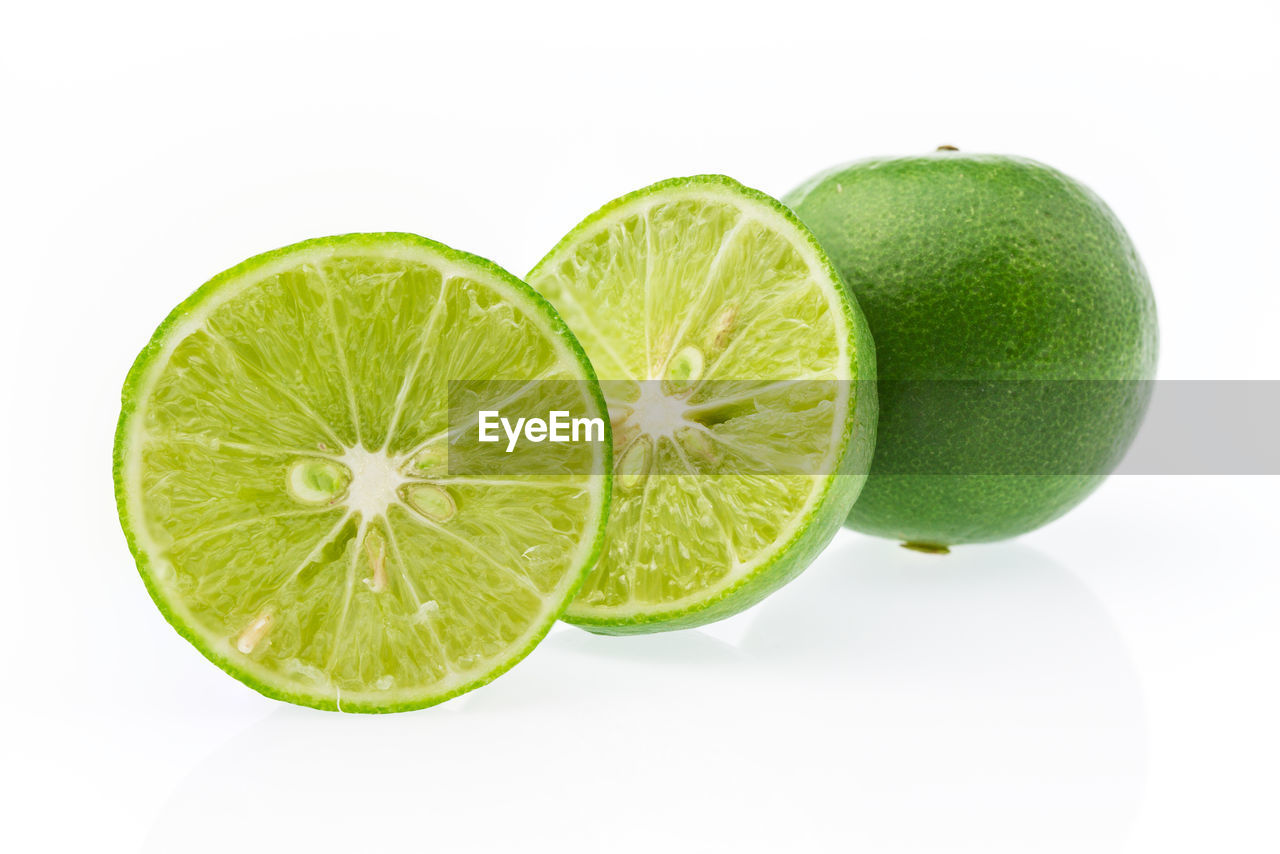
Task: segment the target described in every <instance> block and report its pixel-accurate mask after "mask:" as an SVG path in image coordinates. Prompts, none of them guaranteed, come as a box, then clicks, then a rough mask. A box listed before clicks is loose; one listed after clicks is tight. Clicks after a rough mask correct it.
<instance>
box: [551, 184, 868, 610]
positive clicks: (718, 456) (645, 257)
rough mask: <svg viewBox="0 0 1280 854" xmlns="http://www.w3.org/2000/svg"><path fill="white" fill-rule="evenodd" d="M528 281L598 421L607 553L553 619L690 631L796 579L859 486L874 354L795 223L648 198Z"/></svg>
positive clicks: (713, 202) (766, 214) (710, 189)
mask: <svg viewBox="0 0 1280 854" xmlns="http://www.w3.org/2000/svg"><path fill="white" fill-rule="evenodd" d="M527 280H528V282H529V283H530V284H531V285H532V286H533V287H534V288H536V289H537V290H539V291H540V292H541V293H542V294H543V295H544V296H546V298H547V299H548V300H550V301H551V303H552V304H553V305H555V306H556V308H557V309H558V310H559V311H560V313H561V316H562V317H564V319H565V322H566V323H568V324H569V326H570V328H571V329H573V330H574V332H575V333H576V334H577V335H578V338H579V340H580V341H581V342H582V346H583V348H584V349H585V350H586V351H587V355H588V356H590V357H591V361H592V363H593V364H594V365H595V368H596V372H597V373H598V374H599V376H600V378H601V385H602V388H603V389H604V392H605V397H606V399H607V400H608V404H609V410H610V415H611V417H612V419H613V433H614V442H615V448H614V460H615V462H614V466H615V477H614V492H613V504H612V509H611V511H610V517H609V523H608V527H607V529H606V534H605V546H604V551H603V553H602V555H601V558H600V562H599V563H598V564H597V566H596V568H595V569H594V570H593V571H592V572H591V574H590V575H589V576H588V578H587V581H586V583H585V584H584V585H583V589H582V592H581V593H580V594H579V596H578V598H577V599H576V600H575V601H574V602H573V603H572V604H571V605H570V606H569V609H568V610H567V611H566V613H565V617H564V619H566V620H567V621H569V622H572V623H576V624H578V625H581V626H583V627H585V628H588V629H591V630H593V631H597V632H601V633H610V634H624V633H639V632H652V631H661V630H667V629H678V628H685V627H689V626H695V625H699V624H702V623H706V622H710V621H712V620H716V619H719V618H721V617H725V616H728V615H730V614H733V613H735V612H737V611H740V610H742V609H743V608H746V607H747V606H749V605H751V604H752V603H754V602H756V601H758V600H760V599H761V598H763V597H764V596H766V595H767V594H768V593H769V592H770V591H772V590H774V589H776V588H777V587H779V586H781V585H782V584H784V583H786V582H787V581H788V580H790V579H791V578H793V577H795V576H796V575H797V574H798V573H799V572H800V571H801V570H803V569H804V567H805V566H806V565H808V563H809V562H810V561H811V560H812V559H813V558H814V557H815V556H816V555H817V554H818V552H819V551H821V549H822V548H823V546H825V545H826V543H827V542H829V541H830V539H831V537H832V536H834V534H835V532H836V531H837V530H838V529H839V525H840V522H841V520H843V519H844V517H845V515H846V514H847V513H848V511H849V506H850V505H851V504H852V502H853V501H854V499H855V498H856V497H857V494H858V490H859V489H860V488H861V486H862V482H863V478H864V475H865V473H866V471H867V468H868V466H869V460H870V457H871V452H872V447H873V444H874V432H875V421H876V400H875V389H874V385H873V384H872V383H871V382H870V381H871V380H873V379H874V377H875V352H874V350H873V348H872V343H871V338H870V335H869V334H868V331H867V327H866V324H865V322H864V320H863V317H862V314H861V312H860V311H859V310H858V305H857V303H856V301H855V300H854V299H853V297H852V295H851V294H850V293H849V291H848V289H847V288H846V287H845V286H844V284H843V283H842V282H841V281H840V278H839V276H838V275H837V273H836V272H835V270H834V268H833V267H832V266H831V263H830V262H829V261H828V260H827V258H826V256H825V255H824V254H823V252H822V249H821V248H820V247H819V246H818V244H817V242H816V241H815V240H814V239H813V236H812V235H811V234H809V232H808V231H807V230H806V229H805V228H804V226H802V225H801V224H800V222H799V221H798V220H797V219H796V218H795V216H794V214H792V213H791V211H789V210H787V209H786V208H785V207H784V206H782V205H781V204H780V203H778V202H777V201H776V200H775V199H772V198H770V197H768V196H766V195H764V194H763V193H759V192H757V191H755V190H750V189H747V188H746V187H744V186H742V185H741V184H739V183H737V182H736V181H733V180H732V179H730V178H726V177H723V176H714V175H712V176H698V177H693V178H678V179H673V180H669V181H664V182H661V183H659V184H655V185H653V186H651V187H648V188H646V189H643V190H639V191H637V192H634V193H632V194H630V195H627V196H624V197H622V198H620V199H617V200H615V201H613V202H610V203H609V204H607V205H605V206H604V207H603V208H601V209H600V210H599V211H597V212H596V213H594V214H592V215H591V216H589V217H587V219H585V220H584V221H583V222H582V223H580V224H579V225H578V226H577V227H576V228H574V229H573V230H572V231H571V232H569V234H568V235H567V236H566V237H565V238H564V239H563V240H562V241H561V242H560V243H559V245H557V246H556V247H555V248H554V249H552V250H551V252H550V253H549V254H548V255H547V256H546V257H545V258H544V259H542V261H541V262H539V263H538V265H537V266H536V267H535V268H534V269H533V271H532V272H531V273H530V274H529V276H528V277H527Z"/></svg>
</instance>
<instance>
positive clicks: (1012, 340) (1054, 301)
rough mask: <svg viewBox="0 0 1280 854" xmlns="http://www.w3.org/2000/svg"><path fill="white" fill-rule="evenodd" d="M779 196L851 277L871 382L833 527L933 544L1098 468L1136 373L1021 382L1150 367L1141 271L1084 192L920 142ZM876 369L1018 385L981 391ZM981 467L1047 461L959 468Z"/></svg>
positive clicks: (1047, 516)
mask: <svg viewBox="0 0 1280 854" xmlns="http://www.w3.org/2000/svg"><path fill="white" fill-rule="evenodd" d="M785 200H786V201H787V203H788V204H790V205H791V207H792V208H793V209H794V210H795V211H796V213H797V214H798V215H799V216H800V218H801V219H802V220H803V221H804V222H805V224H807V225H808V226H809V227H810V229H812V230H813V232H814V234H816V235H817V237H818V239H819V241H821V242H822V244H823V246H824V247H825V248H826V250H827V253H828V254H829V255H830V256H831V258H832V260H833V261H834V262H835V264H836V266H837V267H838V268H839V269H840V272H841V274H842V275H843V276H844V279H845V281H846V282H848V284H849V285H850V286H851V287H852V288H853V290H854V292H855V294H856V295H857V297H858V301H859V303H860V304H861V306H862V309H863V311H864V312H865V313H866V316H867V321H868V322H869V323H870V325H871V330H872V333H873V334H874V335H875V340H876V347H877V355H878V358H879V373H880V378H881V380H883V381H889V382H882V384H881V391H880V401H881V417H880V432H879V437H878V439H877V447H876V458H875V460H874V461H873V463H872V468H871V476H870V478H869V479H868V481H867V485H866V487H865V488H864V489H863V492H862V495H861V497H860V498H859V500H858V503H857V504H856V505H855V506H854V508H853V510H852V512H851V513H850V514H849V518H848V522H847V524H848V526H849V527H851V528H854V529H855V530H859V531H863V532H866V533H869V534H875V535H878V536H883V537H891V538H896V539H901V540H904V541H907V542H910V543H919V544H926V545H934V546H947V545H954V544H958V543H977V542H990V541H995V540H1002V539H1006V538H1008V537H1013V536H1017V535H1019V534H1022V533H1025V532H1027V531H1030V530H1033V529H1035V528H1037V527H1039V526H1041V525H1044V524H1045V523H1047V522H1049V521H1051V520H1053V519H1056V518H1058V517H1059V516H1061V515H1062V514H1064V513H1066V512H1067V511H1068V510H1070V509H1071V508H1072V507H1074V506H1075V505H1077V504H1078V503H1080V501H1082V500H1083V499H1084V498H1085V497H1086V496H1087V495H1088V494H1089V493H1090V492H1092V491H1093V490H1094V489H1095V488H1096V487H1097V486H1098V485H1099V484H1100V483H1101V482H1102V480H1103V478H1104V477H1105V473H1106V472H1108V471H1110V469H1111V468H1112V467H1114V465H1115V464H1116V463H1117V462H1118V461H1119V459H1120V457H1121V456H1122V455H1123V453H1124V451H1125V449H1126V448H1127V447H1128V445H1129V443H1130V442H1131V441H1132V439H1133V436H1134V434H1135V433H1136V432H1137V428H1138V425H1139V423H1140V421H1141V419H1142V415H1143V413H1144V411H1145V408H1146V402H1147V389H1148V386H1147V384H1145V383H1080V384H1071V385H1068V386H1064V385H1061V384H1059V385H1052V384H1047V383H1044V382H1039V381H1046V380H1049V381H1051V380H1146V379H1151V378H1152V377H1153V376H1154V372H1155V364H1156V351H1157V329H1156V310H1155V301H1154V298H1153V297H1152V294H1151V287H1150V284H1149V283H1148V280H1147V274H1146V271H1145V269H1144V268H1143V266H1142V262H1141V261H1140V260H1139V258H1138V255H1137V252H1136V251H1135V249H1134V247H1133V244H1132V242H1131V241H1130V239H1129V236H1128V235H1127V234H1126V233H1125V230H1124V228H1123V227H1122V226H1121V224H1120V222H1119V221H1118V220H1117V219H1116V217H1115V215H1114V214H1113V213H1112V212H1111V210H1110V209H1109V208H1108V207H1107V206H1106V204H1105V203H1103V201H1102V200H1101V199H1099V198H1098V197H1097V196H1096V195H1094V194H1093V193H1092V192H1091V191H1090V190H1089V189H1088V188H1086V187H1084V186H1083V185H1081V184H1080V183H1078V182H1076V181H1074V180H1072V179H1071V178H1069V177H1067V176H1066V175H1063V174H1062V173H1060V172H1058V171H1056V170H1054V169H1051V168H1049V167H1048V166H1045V165H1043V164H1040V163H1036V162H1034V161H1031V160H1026V159H1022V158H1017V157H1008V156H1000V155H983V154H964V153H959V152H954V151H939V152H936V153H933V154H930V155H925V156H918V157H902V158H893V159H871V160H863V161H859V162H856V163H851V164H848V165H844V166H840V167H836V168H835V169H832V170H830V171H828V172H825V173H822V174H820V175H818V176H816V177H814V178H813V179H811V180H809V181H808V182H806V183H804V184H803V185H801V186H800V187H798V188H797V189H796V190H794V191H793V192H792V193H791V194H790V195H788V196H787V197H786V199H785ZM895 380H906V381H918V380H929V381H931V380H997V381H1003V380H1031V381H1036V382H1027V383H1015V384H1002V385H1000V386H999V387H998V389H999V391H998V396H997V395H995V394H989V393H987V392H983V391H982V390H981V389H979V388H978V387H977V386H975V385H973V384H965V383H947V382H937V383H933V382H930V383H925V384H923V385H921V384H914V383H908V384H904V385H900V386H895V384H894V382H892V381H895ZM1063 388H1067V389H1070V391H1069V392H1068V393H1066V394H1063V393H1061V389H1063ZM1051 389H1052V390H1054V392H1051V391H1050V390H1051ZM904 471H913V472H927V473H922V474H903V473H902V472H904ZM992 471H1000V472H1004V471H1041V472H1053V474H1035V475H1031V474H1016V475H1010V474H974V472H992ZM890 472H893V473H890ZM1067 472H1069V473H1070V474H1062V473H1067Z"/></svg>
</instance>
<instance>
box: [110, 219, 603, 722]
mask: <svg viewBox="0 0 1280 854" xmlns="http://www.w3.org/2000/svg"><path fill="white" fill-rule="evenodd" d="M541 379H558V380H570V381H572V382H570V383H563V382H562V383H559V384H558V385H559V387H561V388H563V387H566V386H567V387H570V388H573V389H576V390H577V391H578V394H579V398H580V399H579V400H577V401H576V403H577V404H578V405H580V406H581V409H582V412H584V413H594V414H595V415H597V416H600V417H603V415H604V413H605V410H604V402H603V399H602V398H601V397H600V390H599V386H598V384H597V383H596V380H595V378H594V375H593V373H592V370H591V367H590V364H589V363H588V361H587V359H586V357H585V355H584V354H583V352H582V350H581V348H580V347H579V346H578V344H577V342H576V340H575V339H574V338H573V336H572V334H571V333H570V332H569V331H568V330H567V329H566V328H565V326H564V324H563V322H562V321H561V320H560V318H559V317H558V316H557V315H556V313H555V312H554V311H553V310H552V309H551V307H550V306H548V305H547V303H546V302H545V301H544V300H543V299H542V298H541V297H539V296H538V295H537V294H536V293H534V292H533V291H532V290H531V289H530V288H529V287H528V286H527V285H525V284H524V283H522V282H520V281H519V280H517V279H516V278H514V277H513V276H511V275H510V274H509V273H507V272H505V271H503V270H501V269H499V268H498V267H497V266H495V265H493V264H491V263H489V262H488V261H485V260H483V259H480V258H477V257H474V256H471V255H467V254H465V253H462V252H457V251H454V250H452V249H449V248H448V247H445V246H442V245H440V244H438V243H435V242H433V241H430V240H426V239H424V238H421V237H416V236H413V235H408V234H364V235H360V234H357V235H348V236H344V237H333V238H327V239H321V240H313V241H308V242H305V243H299V244H297V245H295V246H289V247H286V248H284V249H280V250H277V251H275V252H270V253H267V254H265V255H260V256H258V257H256V258H253V259H250V260H249V261H246V262H244V263H243V264H240V265H239V266H237V267H234V268H233V269H231V270H228V271H226V272H225V273H222V274H221V275H219V276H217V277H216V278H214V279H213V280H212V281H210V282H209V283H208V284H206V285H204V286H203V287H202V288H200V289H199V290H198V291H196V293H195V294H194V295H192V296H191V297H190V298H189V299H188V300H186V302H184V303H182V305H180V306H178V308H177V309H175V310H174V311H173V313H172V314H170V315H169V317H168V319H167V320H165V322H164V323H163V324H161V326H160V328H159V329H158V330H157V331H156V333H155V336H154V337H153V338H152V340H151V342H150V343H149V344H148V345H147V346H146V348H145V349H144V350H143V351H142V353H141V355H139V357H138V360H137V362H135V364H134V366H133V369H132V370H131V371H130V373H129V377H128V379H127V380H126V381H125V386H124V394H123V407H122V411H121V414H120V423H119V427H118V431H117V434H116V445H115V482H116V500H117V504H118V506H119V511H120V518H121V522H122V524H123V527H124V531H125V535H126V536H127V538H128V540H129V545H130V548H131V549H132V551H133V554H134V557H135V558H136V560H137V563H138V568H139V570H140V571H141V573H142V577H143V580H144V581H145V582H146V585H147V589H148V590H149V591H150V593H151V596H152V598H153V599H154V600H155V602H156V604H157V605H158V606H159V607H160V610H161V611H162V612H163V613H164V615H165V617H166V618H167V619H168V620H169V622H170V623H172V624H173V626H174V628H176V629H177V630H178V632H179V633H181V634H182V635H183V636H184V637H185V638H187V640H189V641H191V643H192V644H194V645H195V646H196V648H197V649H199V650H200V651H201V652H202V653H204V655H205V656H207V657H208V658H209V659H210V660H212V661H213V662H214V663H215V664H217V665H218V666H219V667H221V668H222V669H224V670H226V671H227V672H228V673H230V674H231V675H233V676H235V677H236V678H237V679H239V680H241V681H242V682H245V683H246V684H248V685H250V686H252V687H253V688H256V689H257V690H258V691H260V692H262V693H263V694H266V695H267V696H270V697H275V698H277V699H281V700H287V701H290V702H294V703H300V704H302V705H308V706H314V707H317V708H324V709H338V710H341V711H360V712H387V711H399V710H404V709H411V708H420V707H422V706H428V705H431V704H434V703H438V702H440V701H442V700H445V699H448V698H449V697H452V696H455V695H457V694H461V693H463V692H465V691H468V690H471V689H472V688H475V687H478V686H480V685H482V684H484V683H486V682H488V681H489V680H491V679H493V678H494V677H495V676H497V675H498V674H500V673H502V672H503V671H505V670H506V669H507V668H509V667H511V666H512V665H513V664H515V663H516V662H517V661H519V660H520V659H521V658H522V657H523V656H525V655H526V654H527V653H528V652H529V651H530V650H531V649H532V648H533V647H534V645H535V644H536V643H537V642H538V641H539V640H540V639H541V638H542V636H543V635H544V634H545V633H546V632H547V630H548V629H549V628H550V626H551V624H552V623H553V622H554V621H555V620H556V618H557V617H558V616H559V615H560V613H561V612H562V610H563V609H564V607H565V605H566V604H567V603H568V602H569V600H570V599H571V598H572V597H573V594H574V593H575V592H576V590H577V589H578V587H579V585H580V584H581V581H582V579H583V576H584V574H585V572H586V571H587V569H588V568H589V567H590V566H591V565H592V563H594V561H595V559H596V556H597V555H598V553H599V549H600V541H601V537H602V535H603V527H604V519H605V515H606V510H607V506H608V499H609V477H608V475H607V474H604V475H601V474H592V473H591V472H592V471H596V472H601V471H605V472H607V470H608V465H609V454H610V447H609V442H607V441H605V442H596V443H594V444H586V443H581V444H579V445H576V446H574V447H573V448H572V449H571V450H568V451H566V452H567V453H573V454H579V455H585V456H586V457H587V458H586V459H580V460H577V461H575V464H574V465H572V466H568V467H566V470H565V473H564V474H559V475H547V476H522V477H521V476H513V477H506V478H482V477H467V476H457V475H455V476H450V475H449V474H448V461H449V453H448V449H449V443H450V441H451V430H450V419H449V383H450V381H452V380H480V381H484V380H494V381H500V380H520V381H524V380H541Z"/></svg>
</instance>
